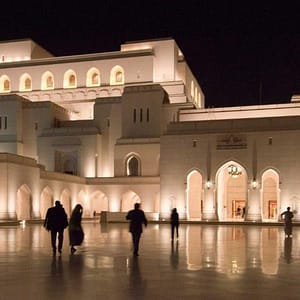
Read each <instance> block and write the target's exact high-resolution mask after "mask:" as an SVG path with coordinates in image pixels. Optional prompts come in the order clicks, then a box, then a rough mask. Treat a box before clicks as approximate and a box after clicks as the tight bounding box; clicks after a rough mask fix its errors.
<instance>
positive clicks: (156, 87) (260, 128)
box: [0, 39, 300, 222]
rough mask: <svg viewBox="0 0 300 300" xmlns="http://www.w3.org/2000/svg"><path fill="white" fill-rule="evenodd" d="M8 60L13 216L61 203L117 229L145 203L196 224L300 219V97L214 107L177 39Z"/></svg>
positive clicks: (0, 93)
mask: <svg viewBox="0 0 300 300" xmlns="http://www.w3.org/2000/svg"><path fill="white" fill-rule="evenodd" d="M29 45H35V47H29ZM7 49H13V50H14V51H10V52H9V51H8V50H7ZM28 49H33V50H32V53H30V51H29V50H28ZM34 49H35V50H34ZM28 51H29V52H28ZM8 53H11V57H9V55H8ZM0 57H2V60H1V62H0V152H1V153H0V165H1V168H0V174H1V184H0V219H1V220H16V219H17V220H27V219H43V218H44V216H45V212H46V210H47V208H48V207H49V206H52V205H53V203H54V201H55V200H56V199H59V200H61V202H62V203H63V205H64V207H65V209H66V211H67V213H68V214H70V212H71V209H72V208H73V207H74V206H75V204H76V203H81V204H82V205H83V207H84V216H85V217H92V216H94V214H96V215H99V214H101V212H108V213H109V218H110V220H113V221H118V220H119V221H123V220H124V213H126V212H127V211H128V210H129V209H131V208H132V207H133V204H134V203H135V202H142V206H143V209H144V210H145V211H146V213H147V214H148V216H149V218H150V219H153V220H158V219H168V217H169V214H170V210H171V209H172V208H173V207H177V209H178V211H179V214H180V217H181V218H182V219H187V220H191V221H193V220H197V221H199V220H201V221H212V220H220V221H229V220H237V221H238V220H239V221H244V220H246V221H253V222H260V221H263V222H264V221H277V220H278V219H279V215H280V212H281V211H283V210H284V209H285V208H286V206H291V207H292V209H293V211H294V212H295V220H299V219H300V214H298V211H299V209H300V207H299V206H300V189H299V186H300V185H299V183H298V181H299V179H298V175H299V172H300V160H299V158H298V148H300V142H299V134H300V131H299V130H300V126H299V125H300V123H299V122H300V117H299V116H300V105H299V104H298V102H297V99H298V98H297V96H296V95H295V96H293V98H292V101H291V103H290V104H281V105H264V106H248V107H232V108H216V109H206V108H205V107H204V95H203V93H202V90H201V87H200V85H199V84H198V82H197V80H196V78H195V77H194V76H193V73H192V72H191V70H190V68H189V66H188V65H187V64H186V61H185V59H184V56H183V54H182V52H181V50H180V49H179V47H178V46H177V44H176V42H175V41H174V40H172V39H161V40H150V41H140V42H133V43H125V44H123V45H121V49H120V51H116V52H109V53H98V54H97V53H96V54H87V55H77V56H68V57H54V56H53V55H51V54H50V53H49V52H47V51H46V50H44V49H42V47H40V46H38V45H37V44H35V43H34V42H32V41H30V40H25V41H8V42H2V43H0Z"/></svg>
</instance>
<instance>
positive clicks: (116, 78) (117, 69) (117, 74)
mask: <svg viewBox="0 0 300 300" xmlns="http://www.w3.org/2000/svg"><path fill="white" fill-rule="evenodd" d="M124 83H125V78H124V70H123V68H122V67H121V66H114V67H113V68H112V69H111V71H110V84H111V85H117V84H124Z"/></svg>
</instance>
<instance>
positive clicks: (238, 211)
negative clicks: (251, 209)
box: [236, 206, 242, 217]
mask: <svg viewBox="0 0 300 300" xmlns="http://www.w3.org/2000/svg"><path fill="white" fill-rule="evenodd" d="M241 211H242V209H241V207H240V206H238V208H237V210H236V215H237V216H238V217H239V216H240V215H241Z"/></svg>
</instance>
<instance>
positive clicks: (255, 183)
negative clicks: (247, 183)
mask: <svg viewBox="0 0 300 300" xmlns="http://www.w3.org/2000/svg"><path fill="white" fill-rule="evenodd" d="M252 188H253V189H254V190H255V189H256V188H257V181H256V180H255V179H253V181H252Z"/></svg>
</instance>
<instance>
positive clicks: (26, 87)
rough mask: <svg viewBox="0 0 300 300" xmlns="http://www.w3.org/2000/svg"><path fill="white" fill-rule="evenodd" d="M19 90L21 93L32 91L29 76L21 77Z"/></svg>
mask: <svg viewBox="0 0 300 300" xmlns="http://www.w3.org/2000/svg"><path fill="white" fill-rule="evenodd" d="M19 90H20V91H21V92H25V91H31V90H32V80H31V77H30V75H29V74H23V75H22V76H21V78H20V85H19Z"/></svg>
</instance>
